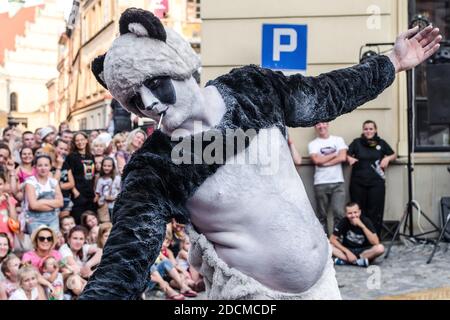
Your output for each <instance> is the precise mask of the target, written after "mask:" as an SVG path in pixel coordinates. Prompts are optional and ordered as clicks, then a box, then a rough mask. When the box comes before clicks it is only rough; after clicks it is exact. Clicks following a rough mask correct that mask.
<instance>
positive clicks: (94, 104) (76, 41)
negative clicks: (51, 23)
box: [56, 0, 201, 130]
mask: <svg viewBox="0 0 450 320" xmlns="http://www.w3.org/2000/svg"><path fill="white" fill-rule="evenodd" d="M198 5H199V0H194V1H191V0H151V1H150V0H82V1H80V2H79V5H76V6H75V8H74V10H73V11H72V15H71V18H70V19H69V24H70V23H72V25H70V26H69V25H68V28H67V30H68V31H67V32H65V33H64V34H63V35H61V38H60V41H59V44H60V50H59V59H58V71H59V76H58V83H57V87H58V104H59V108H58V109H59V111H58V114H57V116H56V118H57V121H58V122H61V121H64V120H68V121H69V123H70V126H71V128H72V129H74V130H79V129H83V130H86V129H87V130H89V129H99V128H106V127H107V125H108V122H109V118H110V103H111V99H112V97H111V95H110V94H109V92H108V91H107V90H105V89H104V88H103V87H102V86H101V85H100V84H98V82H97V81H96V79H95V77H94V76H93V74H92V72H91V70H90V67H91V62H92V60H94V58H95V57H97V56H99V55H101V54H103V53H105V52H106V51H107V50H108V48H109V47H110V46H111V43H112V42H113V40H114V39H115V38H116V37H117V35H118V33H119V31H118V30H119V25H118V22H119V18H120V15H121V13H122V12H123V11H124V10H126V9H127V8H129V7H138V8H143V9H146V10H151V11H152V12H154V13H155V14H156V15H158V16H159V17H160V18H161V19H162V21H163V23H164V24H165V25H168V26H172V27H174V28H175V29H177V31H178V32H180V33H181V34H183V35H184V36H185V37H186V38H187V39H189V40H190V41H191V43H192V45H193V47H194V48H196V49H197V50H199V47H200V46H199V44H200V40H199V39H200V25H201V24H200V16H199V11H197V10H196V8H197V7H198Z"/></svg>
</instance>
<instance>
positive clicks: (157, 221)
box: [80, 8, 441, 300]
mask: <svg viewBox="0 0 450 320" xmlns="http://www.w3.org/2000/svg"><path fill="white" fill-rule="evenodd" d="M440 40H441V36H440V35H439V30H438V29H433V28H432V27H431V26H429V27H427V28H425V29H424V30H422V31H420V32H418V30H417V29H411V30H408V31H407V32H405V33H403V34H401V35H400V36H399V37H398V38H397V41H396V44H395V47H394V49H393V51H392V53H391V54H389V56H377V57H374V58H370V59H368V60H367V61H366V62H365V63H363V64H359V65H356V66H354V67H351V68H347V69H342V70H338V71H333V72H330V73H326V74H322V75H320V76H318V77H304V76H302V75H299V74H298V75H292V76H285V75H283V74H282V73H280V72H274V71H272V70H268V69H263V68H260V67H258V66H255V65H248V66H244V67H242V68H237V69H234V70H232V71H231V72H230V73H228V74H225V75H223V76H220V77H218V78H217V79H215V80H212V81H209V82H208V83H207V85H206V87H205V88H200V87H199V86H198V84H197V82H196V80H195V79H194V76H196V74H197V70H198V68H199V67H200V61H199V59H198V57H197V55H196V54H195V52H194V51H193V50H192V49H191V47H190V45H189V43H188V42H187V41H185V40H183V39H182V38H181V37H180V36H179V35H178V34H176V33H175V32H174V31H172V30H169V29H165V28H164V27H163V25H162V24H161V22H160V21H159V20H158V19H157V18H156V17H155V16H153V14H151V13H150V12H148V11H144V10H141V9H136V8H130V9H127V10H126V11H125V12H124V13H123V14H122V16H121V19H120V36H119V37H118V38H117V39H116V40H115V41H114V42H113V44H112V46H111V48H110V49H109V50H108V52H107V53H106V54H105V55H103V56H100V57H98V58H97V59H95V60H94V62H93V64H92V69H93V72H94V74H95V76H96V78H97V80H98V81H99V82H100V83H101V84H102V85H103V86H104V87H105V88H107V89H108V90H109V91H110V93H111V94H112V95H113V97H114V98H115V99H117V100H118V101H119V102H120V103H121V104H122V106H123V107H125V108H126V109H128V110H129V111H131V112H133V113H135V114H137V115H139V116H145V117H152V118H154V119H155V120H157V121H160V123H161V124H162V130H157V131H155V132H154V133H153V135H152V136H151V137H150V138H149V139H147V141H146V142H145V144H144V145H143V146H142V148H141V149H140V150H138V151H137V152H136V153H135V154H134V155H133V157H132V159H131V160H130V162H129V163H128V165H127V166H126V168H125V170H124V173H123V186H122V191H121V193H120V195H119V197H118V199H117V201H116V204H115V207H114V212H113V216H112V220H113V224H114V226H113V229H112V231H111V234H110V236H109V238H108V241H107V243H106V246H105V248H104V252H103V257H102V261H101V263H100V265H99V266H98V268H97V270H96V271H95V273H94V274H93V276H92V277H91V278H90V279H89V282H88V284H87V286H86V288H85V290H84V292H83V294H82V295H81V297H80V299H86V300H87V299H138V298H139V297H140V295H141V293H142V292H143V291H144V290H145V288H146V284H147V283H148V280H149V276H150V267H151V265H152V264H153V262H154V261H155V259H156V257H157V256H158V254H159V251H160V248H161V245H162V241H163V239H164V237H165V226H166V224H167V223H168V222H169V221H170V219H171V218H175V219H177V220H178V221H179V222H182V223H188V222H189V223H190V224H191V227H190V230H189V236H190V237H191V242H192V247H191V252H190V262H191V264H192V265H193V266H194V267H195V268H196V269H197V270H199V272H200V273H201V274H202V275H203V276H204V280H205V283H206V289H207V296H208V298H210V299H339V298H340V293H339V289H338V286H337V282H336V278H335V273H334V268H333V263H332V260H331V250H330V245H329V243H328V239H327V238H326V235H325V233H324V231H323V228H322V226H321V225H320V223H319V221H318V220H317V218H316V216H315V214H314V212H313V209H312V207H311V204H310V202H309V200H308V197H307V195H306V192H305V188H304V186H303V184H302V181H301V179H300V178H299V176H298V174H297V172H296V169H295V166H294V163H293V161H292V158H291V156H290V152H289V147H288V143H287V128H286V127H287V126H289V127H308V126H313V125H314V124H316V123H318V122H324V121H331V120H333V119H335V118H336V117H338V116H339V115H341V114H344V113H347V112H350V111H352V110H354V109H355V108H356V107H358V106H360V105H362V104H364V103H365V102H367V101H369V100H371V99H374V98H375V97H377V96H378V95H379V94H380V93H381V92H382V91H383V90H384V89H385V88H387V87H388V86H389V85H390V84H391V83H392V82H393V80H394V78H395V73H396V72H399V71H401V70H406V69H408V68H411V67H414V66H416V65H417V64H419V63H421V62H422V61H424V60H425V59H427V58H428V57H430V56H431V55H432V54H433V53H434V52H436V50H437V49H438V47H439V45H438V42H439V41H440ZM237 132H238V133H237ZM248 132H252V134H248ZM230 137H232V138H231V139H229V138H230ZM242 137H244V138H243V141H244V142H243V143H239V141H238V143H236V140H239V139H240V138H242ZM241 140H242V139H241ZM241 142H242V141H241ZM225 150H226V151H230V152H225ZM208 155H209V158H212V159H214V161H209V160H211V159H205V157H206V158H207V156H208Z"/></svg>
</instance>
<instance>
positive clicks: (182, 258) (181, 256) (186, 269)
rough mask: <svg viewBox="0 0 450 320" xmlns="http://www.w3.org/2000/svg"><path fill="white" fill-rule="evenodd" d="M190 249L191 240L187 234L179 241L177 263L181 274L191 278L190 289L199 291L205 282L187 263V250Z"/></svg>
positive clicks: (203, 288)
mask: <svg viewBox="0 0 450 320" xmlns="http://www.w3.org/2000/svg"><path fill="white" fill-rule="evenodd" d="M190 249H191V241H190V240H189V237H188V236H187V235H185V236H184V238H183V240H181V242H180V251H179V252H178V255H177V264H178V266H179V268H180V269H181V270H183V274H184V275H185V277H186V278H187V279H192V281H193V282H194V284H193V285H191V287H192V289H194V290H195V291H197V292H201V291H204V290H205V283H204V282H203V278H202V276H201V275H200V274H199V273H198V271H197V270H195V269H194V268H193V267H192V266H191V265H190V264H189V259H188V257H189V250H190Z"/></svg>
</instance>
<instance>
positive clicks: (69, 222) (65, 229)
mask: <svg viewBox="0 0 450 320" xmlns="http://www.w3.org/2000/svg"><path fill="white" fill-rule="evenodd" d="M59 224H60V229H61V232H62V234H63V235H64V237H66V236H67V235H68V234H69V231H70V229H72V228H73V227H75V219H74V218H73V217H72V216H65V217H62V218H61V219H60V220H59Z"/></svg>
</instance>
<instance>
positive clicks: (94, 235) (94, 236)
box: [87, 224, 103, 244]
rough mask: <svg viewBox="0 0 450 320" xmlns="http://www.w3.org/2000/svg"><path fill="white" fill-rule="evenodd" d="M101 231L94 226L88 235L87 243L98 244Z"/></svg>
mask: <svg viewBox="0 0 450 320" xmlns="http://www.w3.org/2000/svg"><path fill="white" fill-rule="evenodd" d="M101 225H103V224H101ZM101 225H100V226H101ZM99 229H100V227H99V226H94V227H92V229H91V230H89V235H88V239H87V242H88V243H89V244H94V243H97V240H98V233H99Z"/></svg>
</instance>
